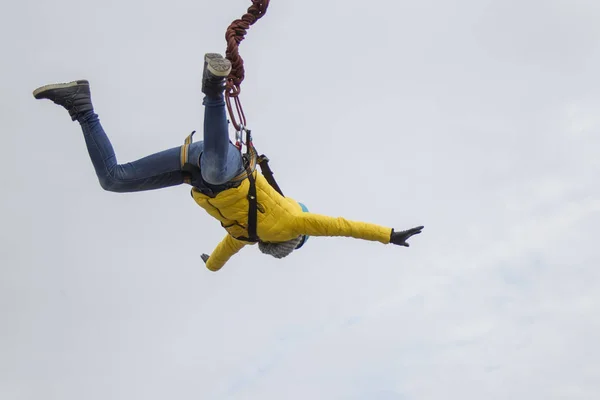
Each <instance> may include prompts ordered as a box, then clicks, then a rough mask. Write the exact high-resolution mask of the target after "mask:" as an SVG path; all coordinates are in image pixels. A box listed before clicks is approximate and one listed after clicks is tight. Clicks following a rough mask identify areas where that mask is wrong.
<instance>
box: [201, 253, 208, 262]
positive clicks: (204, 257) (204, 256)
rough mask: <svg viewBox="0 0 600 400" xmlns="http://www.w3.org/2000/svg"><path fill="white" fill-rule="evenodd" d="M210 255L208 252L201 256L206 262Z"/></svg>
mask: <svg viewBox="0 0 600 400" xmlns="http://www.w3.org/2000/svg"><path fill="white" fill-rule="evenodd" d="M209 257H210V256H209V255H208V254H202V255H201V256H200V258H202V261H204V264H206V262H207V261H208V258H209Z"/></svg>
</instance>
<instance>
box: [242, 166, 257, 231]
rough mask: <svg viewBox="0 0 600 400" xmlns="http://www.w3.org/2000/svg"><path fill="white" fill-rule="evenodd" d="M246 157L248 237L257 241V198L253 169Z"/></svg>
mask: <svg viewBox="0 0 600 400" xmlns="http://www.w3.org/2000/svg"><path fill="white" fill-rule="evenodd" d="M244 158H245V159H246V160H245V161H246V162H245V163H246V174H247V177H248V181H249V182H250V188H249V189H248V239H249V240H250V241H252V242H258V234H257V225H258V199H257V198H256V180H255V179H254V175H253V171H252V170H251V168H250V160H248V159H247V157H246V156H244Z"/></svg>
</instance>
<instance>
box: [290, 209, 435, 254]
mask: <svg viewBox="0 0 600 400" xmlns="http://www.w3.org/2000/svg"><path fill="white" fill-rule="evenodd" d="M297 228H298V230H299V231H298V234H303V235H309V236H345V237H352V238H355V239H363V240H370V241H376V242H381V243H383V244H389V243H393V244H396V245H400V246H405V247H408V243H406V240H408V239H409V238H410V237H411V236H413V235H417V234H419V233H421V230H422V229H423V227H422V226H420V227H417V228H413V229H409V230H406V231H401V232H395V231H394V229H392V228H389V227H386V226H382V225H377V224H372V223H369V222H360V221H351V220H348V219H345V218H342V217H329V216H326V215H320V214H314V213H303V214H301V215H300V216H299V217H298V219H297Z"/></svg>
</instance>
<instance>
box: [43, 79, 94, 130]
mask: <svg viewBox="0 0 600 400" xmlns="http://www.w3.org/2000/svg"><path fill="white" fill-rule="evenodd" d="M33 97H35V98H36V99H38V100H39V99H48V100H52V101H53V102H54V103H55V104H58V105H60V106H63V107H64V108H65V109H66V110H67V111H68V112H69V115H71V119H72V120H73V121H75V120H76V119H77V118H78V117H79V116H80V115H81V114H83V113H84V112H86V111H90V110H93V109H94V108H93V106H92V98H91V95H90V83H89V82H88V81H87V80H85V79H80V80H77V81H72V82H67V83H54V84H51V85H45V86H42V87H39V88H37V89H35V90H34V91H33Z"/></svg>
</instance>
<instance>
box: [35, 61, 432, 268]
mask: <svg viewBox="0 0 600 400" xmlns="http://www.w3.org/2000/svg"><path fill="white" fill-rule="evenodd" d="M230 72H231V62H230V61H229V60H227V59H226V58H224V57H223V56H222V55H220V54H217V53H207V54H205V56H204V70H203V77H202V92H203V93H204V95H205V96H204V99H203V105H204V107H205V113H204V132H203V135H204V136H203V140H202V141H198V142H194V143H191V144H188V145H187V146H185V151H183V150H184V146H178V147H173V148H170V149H168V150H163V151H161V152H158V153H155V154H151V155H148V156H146V157H143V158H141V159H139V160H137V161H133V162H129V163H126V164H118V163H117V157H116V155H115V152H114V150H113V147H112V144H111V142H110V140H109V138H108V136H107V135H106V132H105V131H104V129H103V128H102V125H101V124H100V119H99V117H98V114H96V112H95V110H94V106H93V105H92V99H91V92H90V83H89V81H88V80H85V79H81V80H76V81H72V82H68V83H56V84H51V85H45V86H42V87H39V88H37V89H36V90H34V92H33V96H34V98H36V99H48V100H51V101H53V102H54V103H56V104H58V105H60V106H62V107H64V108H65V109H67V111H68V112H69V114H70V116H71V120H72V121H77V122H79V124H80V125H81V129H82V131H83V136H84V138H85V143H86V146H87V150H88V153H89V155H90V158H91V161H92V164H93V166H94V169H95V171H96V175H97V177H98V180H99V183H100V185H101V187H102V188H103V189H104V190H107V191H111V192H118V193H126V192H137V191H145V190H155V189H161V188H166V187H170V186H175V185H181V184H183V183H187V184H189V185H191V187H192V188H191V195H192V197H193V199H194V200H195V201H196V203H197V204H198V205H199V206H200V207H202V208H203V209H204V210H206V212H207V213H208V214H209V215H211V216H212V217H214V218H215V219H217V220H218V221H219V222H220V223H221V226H222V227H223V228H224V229H225V230H226V231H227V235H226V236H225V238H224V239H223V240H222V241H221V242H220V243H219V244H218V245H217V247H216V248H215V249H214V251H213V252H212V254H211V255H210V256H209V255H207V254H202V260H203V261H204V262H205V264H206V267H207V268H208V269H209V270H211V271H218V270H220V269H221V268H222V267H223V266H224V265H225V264H226V263H227V261H229V259H230V258H231V257H232V256H233V255H234V254H236V253H237V252H239V251H240V250H241V249H242V248H243V247H244V246H246V245H254V244H258V248H259V249H260V251H261V252H262V253H264V254H268V255H271V256H273V257H276V258H284V257H287V256H288V255H289V254H291V253H292V252H293V251H294V250H297V249H299V248H301V247H302V246H303V245H304V243H305V242H306V241H307V239H308V238H309V237H312V236H338V237H352V238H356V239H363V240H369V241H377V242H380V243H383V244H395V245H398V246H404V247H409V244H408V243H407V240H408V239H409V238H410V237H412V236H413V235H417V234H420V233H421V231H422V229H423V228H424V227H423V226H418V227H415V228H412V229H408V230H404V231H401V232H396V231H395V230H394V229H393V228H388V227H385V226H380V225H376V224H372V223H367V222H358V221H350V220H347V219H345V218H342V217H337V218H335V217H330V216H326V215H320V214H315V213H312V212H309V211H308V208H307V207H306V206H305V205H304V204H302V203H300V202H298V201H296V200H294V199H292V198H290V197H284V196H283V195H282V194H280V193H279V192H278V191H277V190H276V189H275V188H274V187H273V186H272V185H271V184H270V183H269V182H268V181H267V179H266V178H265V177H264V176H263V174H261V173H259V171H258V170H257V169H256V168H255V165H256V159H254V160H251V161H253V162H252V163H251V164H252V167H253V168H251V169H248V163H246V162H245V161H244V157H243V156H242V154H241V151H240V149H239V148H238V147H237V146H236V145H234V144H233V143H232V142H231V141H230V139H229V130H228V120H227V115H226V105H225V98H224V92H225V89H226V77H227V76H228V75H229V73H230ZM184 153H185V155H184ZM254 157H256V155H254ZM184 158H185V160H184ZM186 160H190V162H189V163H187V164H186V162H185V161H186ZM190 165H191V166H192V167H193V168H195V169H196V170H197V171H198V172H199V173H191V172H190V169H189V166H190ZM186 167H188V168H186ZM252 188H254V190H255V196H254V197H253V196H249V190H251V189H252ZM252 201H255V202H256V203H255V204H256V207H255V210H256V211H254V213H255V214H256V215H255V216H254V218H252V217H253V215H252V212H251V211H250V210H251V207H250V206H251V202H252Z"/></svg>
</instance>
